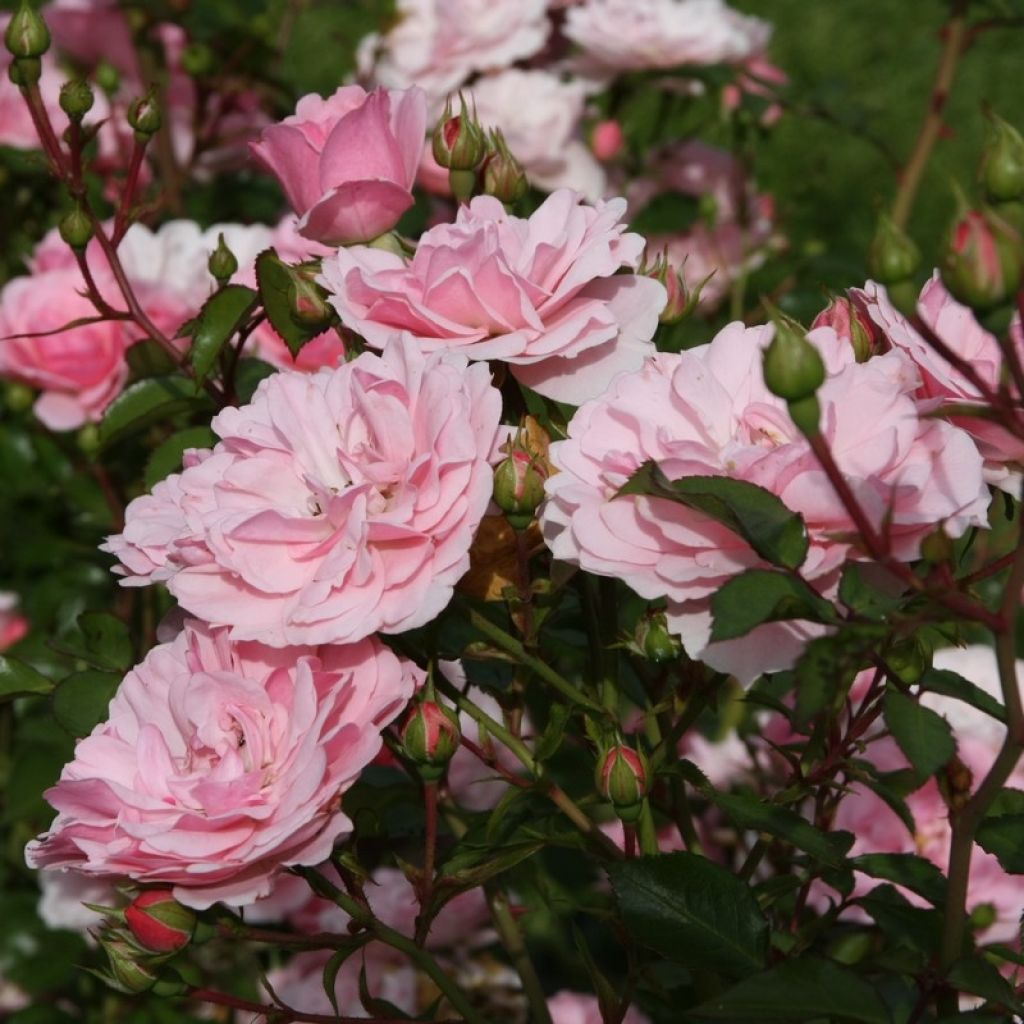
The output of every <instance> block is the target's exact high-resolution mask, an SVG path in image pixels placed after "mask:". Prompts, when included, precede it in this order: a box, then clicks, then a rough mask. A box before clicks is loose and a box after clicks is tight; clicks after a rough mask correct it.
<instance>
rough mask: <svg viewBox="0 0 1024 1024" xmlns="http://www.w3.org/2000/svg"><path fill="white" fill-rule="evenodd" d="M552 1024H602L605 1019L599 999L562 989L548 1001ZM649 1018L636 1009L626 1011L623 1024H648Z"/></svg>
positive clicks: (631, 1008)
mask: <svg viewBox="0 0 1024 1024" xmlns="http://www.w3.org/2000/svg"><path fill="white" fill-rule="evenodd" d="M548 1012H549V1013H550V1014H551V1024H601V1022H602V1021H603V1020H604V1017H603V1016H602V1015H601V1007H600V1005H599V1004H598V1002H597V997H596V996H592V995H587V994H585V993H583V992H570V991H569V990H568V989H562V991H561V992H556V993H555V995H553V996H552V997H551V998H550V999H549V1000H548ZM647 1022H648V1018H647V1017H646V1016H645V1015H644V1014H642V1013H641V1012H640V1011H639V1010H637V1009H635V1008H634V1007H632V1006H631V1007H630V1008H629V1009H628V1010H627V1011H626V1015H625V1017H623V1018H622V1024H647Z"/></svg>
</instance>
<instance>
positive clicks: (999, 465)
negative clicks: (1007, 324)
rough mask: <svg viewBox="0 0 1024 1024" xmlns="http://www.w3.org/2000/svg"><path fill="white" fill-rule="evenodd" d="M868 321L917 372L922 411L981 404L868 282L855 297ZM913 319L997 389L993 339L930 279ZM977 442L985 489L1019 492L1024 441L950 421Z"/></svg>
mask: <svg viewBox="0 0 1024 1024" xmlns="http://www.w3.org/2000/svg"><path fill="white" fill-rule="evenodd" d="M855 294H856V295H857V297H858V298H859V300H860V301H861V302H862V303H863V304H864V305H865V307H866V310H867V313H868V315H869V316H870V317H871V319H872V320H873V321H874V322H875V323H876V324H877V325H878V326H879V328H881V330H882V332H883V334H884V335H885V337H886V339H887V340H888V342H889V343H890V344H891V345H893V346H894V347H896V348H898V349H901V350H902V351H903V352H905V353H906V354H907V355H908V356H909V357H910V358H911V359H912V360H913V361H914V363H915V364H916V365H917V367H918V369H919V370H920V371H921V388H920V390H919V391H918V397H919V398H920V399H921V400H922V402H923V403H924V405H923V407H924V408H925V409H928V410H932V409H935V408H941V407H942V406H943V405H947V404H948V405H963V404H965V403H966V404H971V403H978V402H981V401H982V398H981V392H980V391H979V390H978V388H977V386H976V385H975V384H974V383H973V382H972V381H971V380H969V379H968V378H967V377H966V376H965V375H964V373H963V372H962V371H961V370H959V369H957V368H956V367H955V366H953V365H952V364H951V363H949V362H948V361H947V360H946V359H945V358H943V357H942V356H940V355H939V354H938V353H937V352H936V351H935V350H934V349H933V348H932V347H931V345H929V344H928V342H927V341H926V340H925V339H924V338H923V337H922V336H921V334H920V332H919V331H917V330H916V329H915V327H914V326H913V324H912V323H911V322H910V321H909V320H907V319H906V317H904V316H903V315H902V314H901V313H900V312H899V311H898V310H897V309H896V308H895V307H894V306H893V304H892V303H891V302H890V301H889V296H888V293H887V292H886V290H885V289H884V288H883V287H882V286H881V285H878V284H875V283H874V282H873V281H869V282H868V283H867V284H866V285H865V286H864V289H863V291H857V292H856V293H855ZM917 313H918V316H919V317H920V318H921V320H922V321H923V322H924V323H925V325H926V326H927V327H929V328H930V329H931V330H932V331H933V332H934V333H935V334H936V336H937V337H938V338H939V339H940V340H941V341H943V342H945V344H946V345H947V346H948V347H949V348H950V350H951V351H952V352H954V353H955V354H956V355H958V356H959V357H960V358H961V359H963V360H964V361H965V362H967V363H969V364H970V366H971V367H972V368H973V369H974V371H975V372H976V373H977V374H978V376H979V377H980V378H981V380H982V382H983V383H984V384H985V385H986V386H987V387H988V388H990V389H992V390H993V391H995V390H997V389H998V387H999V379H1000V373H1001V370H1002V365H1003V355H1002V350H1001V349H1000V347H999V342H998V341H997V340H996V338H995V337H994V336H993V335H992V334H990V333H989V332H988V331H986V330H985V328H984V327H982V326H981V324H979V323H978V321H977V320H976V319H975V318H974V314H973V313H972V312H971V311H970V310H969V309H968V308H967V307H966V306H964V305H962V304H961V303H959V302H957V301H956V299H954V298H953V296H952V295H950V294H949V292H948V291H947V290H946V287H945V285H943V283H942V280H941V279H940V277H939V276H938V273H935V274H934V275H933V276H932V278H931V280H930V281H928V283H927V284H926V285H925V286H924V288H923V290H922V291H921V296H920V299H919V300H918V305H917ZM1010 335H1011V338H1013V339H1014V344H1015V347H1016V350H1017V355H1018V357H1019V358H1021V359H1022V360H1024V339H1022V338H1021V336H1020V332H1019V330H1017V331H1013V330H1011V332H1010ZM952 422H954V423H956V424H957V426H959V427H962V428H963V429H964V430H966V431H967V432H968V433H969V434H970V435H971V436H972V437H973V438H974V439H975V441H976V442H977V444H978V448H979V449H980V451H981V454H982V456H983V457H984V459H985V477H986V479H987V480H988V482H989V483H990V484H992V485H993V486H995V487H999V488H1001V489H1002V490H1004V491H1008V492H1009V493H1011V494H1013V495H1016V494H1018V493H1019V491H1020V480H1021V471H1020V467H1021V464H1022V463H1024V440H1022V439H1021V438H1019V437H1016V436H1014V435H1013V434H1012V433H1011V432H1010V431H1008V430H1007V429H1006V428H1005V427H1003V426H1001V425H1000V424H999V423H995V422H992V421H991V420H986V419H978V418H974V417H970V416H958V417H954V418H952Z"/></svg>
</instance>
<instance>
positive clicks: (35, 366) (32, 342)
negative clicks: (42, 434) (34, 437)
mask: <svg viewBox="0 0 1024 1024" xmlns="http://www.w3.org/2000/svg"><path fill="white" fill-rule="evenodd" d="M83 287H84V284H83V281H82V278H81V275H80V274H79V272H78V270H77V269H75V270H70V269H69V270H55V271H52V272H50V273H44V274H33V275H31V276H30V277H16V278H14V279H13V280H11V281H9V282H8V283H7V284H6V285H5V286H4V289H3V291H2V292H0V376H2V377H6V378H8V379H10V380H16V381H20V382H21V383H23V384H28V385H29V386H30V387H33V388H38V389H39V390H40V391H41V392H42V394H41V395H40V397H39V398H38V400H37V401H36V404H35V413H36V415H37V416H38V417H39V419H40V421H41V422H42V423H43V424H44V425H45V426H47V427H49V428H50V430H74V429H76V428H78V427H80V426H82V425H83V424H85V423H89V422H96V421H97V420H99V419H100V418H101V417H102V415H103V410H104V409H106V407H107V406H108V405H109V404H110V402H111V401H112V400H113V398H114V397H115V396H116V395H117V394H118V393H119V392H120V391H121V388H122V387H123V386H124V382H125V380H126V379H127V377H128V366H127V364H126V363H125V360H124V351H125V345H126V334H125V327H124V324H123V322H121V321H107V322H102V323H89V324H82V325H79V326H77V327H68V328H67V329H66V330H59V328H62V327H64V326H65V325H67V324H70V323H72V322H73V321H75V320H80V319H85V318H90V317H95V316H96V310H95V309H94V308H93V305H92V303H91V302H90V301H89V300H88V299H86V298H83V297H82V296H81V295H80V294H79V293H78V291H79V289H81V288H83ZM47 331H55V332H56V333H53V334H46V333H43V334H42V335H41V336H39V337H34V338H29V337H21V338H18V337H14V336H15V335H24V334H33V333H35V334H38V333H40V332H47Z"/></svg>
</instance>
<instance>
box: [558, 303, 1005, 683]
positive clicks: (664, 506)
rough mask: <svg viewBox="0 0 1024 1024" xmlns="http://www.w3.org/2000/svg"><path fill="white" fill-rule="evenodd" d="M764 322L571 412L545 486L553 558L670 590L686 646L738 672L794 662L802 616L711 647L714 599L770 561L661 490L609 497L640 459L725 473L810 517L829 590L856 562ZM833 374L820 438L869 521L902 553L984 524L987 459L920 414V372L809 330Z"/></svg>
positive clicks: (733, 328)
mask: <svg viewBox="0 0 1024 1024" xmlns="http://www.w3.org/2000/svg"><path fill="white" fill-rule="evenodd" d="M772 332H773V329H772V328H771V327H770V326H769V327H755V328H744V326H743V325H742V324H740V323H734V324H730V325H729V326H728V327H726V328H725V329H724V330H722V331H721V332H719V334H718V335H717V336H716V337H715V338H714V340H713V341H711V342H710V344H707V345H703V346H700V347H699V348H694V349H690V350H689V351H687V352H683V353H681V354H679V355H670V354H666V353H660V354H658V355H657V356H655V357H654V358H653V359H651V360H649V361H648V363H647V364H646V365H645V366H644V368H643V369H642V370H641V371H640V372H638V373H633V374H629V375H627V376H624V377H620V378H619V379H618V380H616V381H615V382H614V383H613V385H612V387H611V388H610V389H609V391H608V393H606V394H605V395H603V396H602V397H601V398H599V399H597V400H596V401H593V402H590V403H588V404H586V405H584V406H583V407H582V408H581V409H579V410H578V411H577V413H576V415H575V416H574V417H573V419H572V421H571V423H570V425H569V439H568V440H566V441H562V442H558V443H556V444H554V445H552V447H551V460H552V462H553V463H554V465H555V466H556V467H557V468H558V469H559V470H560V472H559V473H557V474H554V475H553V476H552V477H550V478H549V479H548V481H547V485H546V488H547V494H548V500H547V502H546V503H545V505H544V506H543V508H542V516H541V524H542V529H543V532H544V536H545V540H546V541H547V543H548V545H549V547H550V548H551V550H552V552H553V553H554V555H555V557H556V558H560V559H562V560H563V561H568V562H573V563H576V564H578V565H580V566H581V567H582V568H584V569H585V570H587V571H588V572H593V573H597V574H599V575H604V576H613V577H617V578H619V579H622V580H624V581H625V582H626V583H628V584H629V585H630V586H631V587H632V588H633V589H634V590H635V591H637V593H639V594H640V595H641V596H642V597H646V598H658V597H667V598H668V618H669V624H670V626H671V628H672V629H673V631H675V632H677V633H679V634H680V636H681V637H682V640H683V643H684V645H685V647H686V649H687V651H688V652H689V653H690V654H691V656H693V657H697V658H701V659H702V660H704V661H706V662H707V663H708V664H709V665H711V666H713V667H714V668H717V669H719V670H721V671H726V672H730V673H732V674H734V675H736V676H737V677H738V678H739V679H740V680H741V681H749V680H752V679H754V678H755V677H756V676H758V675H759V674H760V673H762V672H766V671H773V670H777V669H781V668H785V667H788V666H790V665H792V663H793V662H794V660H795V659H796V657H797V656H798V655H799V653H800V652H801V650H802V649H803V646H804V643H805V640H806V638H807V636H808V635H809V633H808V630H809V629H814V628H816V627H813V626H810V625H809V624H806V623H794V624H790V623H779V624H770V625H765V626H760V627H758V628H757V629H755V630H754V631H753V632H751V633H750V634H748V635H747V636H745V637H742V638H740V639H737V640H732V641H725V642H720V643H714V644H711V643H710V629H711V614H710V598H711V596H712V595H713V594H714V593H715V591H716V590H718V588H719V587H721V586H722V584H724V583H725V582H726V581H727V580H729V579H731V578H732V577H733V576H736V575H738V574H739V573H741V572H743V571H744V570H746V569H749V568H755V567H764V563H763V562H762V561H761V559H760V558H759V557H758V556H757V555H756V554H755V552H754V551H753V549H752V548H750V547H749V546H748V545H747V544H746V543H745V542H744V541H743V540H742V539H741V538H740V537H739V536H738V535H737V534H734V533H733V532H732V531H730V530H728V529H726V528H725V527H724V526H722V525H720V524H719V523H717V522H715V521H713V520H711V519H709V518H708V517H706V516H704V515H701V514H699V513H697V512H695V511H692V510H690V509H687V508H685V507H683V506H681V505H679V504H676V503H674V502H670V501H667V500H665V499H660V498H648V497H625V498H616V497H615V495H616V493H617V491H618V490H619V489H620V488H621V487H622V485H623V484H624V483H625V482H626V480H628V479H629V477H630V476H631V475H632V473H633V472H634V471H635V470H636V469H638V468H639V467H640V466H641V465H642V464H643V463H644V462H646V461H648V460H654V461H655V462H657V463H658V464H659V466H660V468H661V470H662V471H663V472H664V473H665V475H666V476H667V477H668V478H669V479H671V480H677V479H680V478H682V477H686V476H694V475H712V476H729V477H732V478H734V479H737V480H744V481H748V482H750V483H753V484H758V485H760V486H761V487H764V488H767V489H768V490H770V491H772V492H773V493H774V494H776V495H777V496H778V497H779V498H780V499H781V500H782V501H783V502H784V503H785V504H786V505H787V506H788V507H789V508H790V509H792V510H793V511H794V512H798V513H800V514H801V515H802V516H803V517H804V520H805V521H806V524H807V529H808V533H809V539H810V549H809V553H808V556H807V559H806V561H805V563H804V565H803V566H802V569H801V571H802V573H803V574H804V576H805V577H807V578H809V579H811V580H813V581H815V585H816V586H817V587H818V588H819V589H820V590H821V591H822V592H824V593H829V592H831V589H832V588H833V587H834V586H835V584H836V582H837V575H838V572H839V569H840V568H841V566H842V564H843V562H844V561H845V560H846V559H848V558H852V559H857V558H863V557H865V556H864V553H863V552H862V551H861V549H860V548H859V547H858V546H857V543H856V530H855V528H854V524H853V522H852V521H851V519H850V516H849V515H848V513H847V512H846V510H845V508H844V506H843V505H842V503H841V502H840V500H839V499H838V498H837V496H836V494H835V491H834V490H833V488H832V486H831V484H830V483H829V481H828V479H827V477H826V476H825V474H824V473H823V472H822V470H821V468H820V466H819V464H818V461H817V459H816V458H815V456H814V455H813V453H812V452H811V450H810V448H809V446H808V444H807V442H806V440H805V439H804V437H803V435H802V434H801V433H800V432H799V431H798V430H797V429H796V427H794V425H793V423H792V421H791V420H790V418H789V414H788V412H787V410H786V405H785V403H784V402H783V401H781V400H780V399H778V398H776V397H775V396H773V395H772V394H771V393H770V392H769V391H768V389H767V388H766V387H765V385H764V382H763V379H762V376H761V358H762V349H763V348H764V346H765V345H767V344H768V342H769V340H770V338H771V337H772ZM810 337H811V339H812V341H813V342H814V343H815V344H816V345H817V346H818V348H819V350H820V352H821V353H822V356H823V358H824V360H825V363H826V366H827V368H828V378H827V379H826V381H825V384H824V385H823V386H822V388H821V389H820V391H819V392H818V399H819V401H820V403H821V407H822V418H821V424H822V433H823V434H824V437H825V439H826V440H827V442H828V444H829V446H830V448H831V450H832V452H833V455H834V457H835V460H836V462H837V464H838V466H839V468H840V471H841V472H842V473H843V474H844V476H845V477H846V479H847V481H848V483H849V485H850V487H851V489H852V491H853V493H854V494H855V495H856V496H857V499H858V501H859V502H860V504H861V506H862V507H863V509H864V511H865V513H866V515H867V517H868V519H869V520H870V521H871V522H872V523H873V524H874V526H875V528H876V529H878V530H879V531H880V532H881V530H882V524H883V523H887V524H888V527H887V529H888V533H889V535H890V537H891V543H892V551H893V554H894V555H895V556H896V557H897V558H901V559H908V560H909V559H913V558H915V557H917V555H918V553H919V548H920V544H921V541H922V539H923V538H924V537H925V536H927V534H929V533H930V532H932V531H933V530H934V529H935V527H936V525H937V524H939V523H941V524H943V525H944V527H945V530H946V531H947V533H948V534H949V535H950V536H953V537H957V536H960V534H962V533H963V532H964V531H965V530H966V529H967V528H968V527H969V526H971V525H983V524H984V523H985V521H986V518H985V517H986V509H987V506H988V491H987V488H986V487H985V484H984V481H983V479H982V472H981V469H982V465H981V457H980V455H979V454H978V451H977V448H976V447H975V445H974V443H973V441H972V440H971V439H970V437H968V436H967V434H965V433H964V432H963V431H961V430H958V429H957V428H956V427H953V426H950V425H949V424H947V423H943V422H940V421H936V420H933V419H922V418H920V417H919V416H918V414H917V407H916V405H915V403H914V400H913V398H912V395H913V392H914V390H915V389H916V387H917V384H918V378H917V373H916V371H915V369H914V367H913V364H912V363H910V361H909V360H908V359H906V358H905V357H904V356H902V355H901V354H900V353H896V352H892V353H889V354H888V355H885V356H878V357H875V358H874V359H871V360H869V361H868V362H866V363H857V362H855V361H854V357H853V352H852V349H851V348H850V346H848V345H845V344H844V343H842V342H841V341H840V340H839V339H838V338H837V337H836V335H835V332H834V331H832V329H831V328H818V329H816V330H815V331H812V332H811V334H810Z"/></svg>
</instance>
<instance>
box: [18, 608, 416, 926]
mask: <svg viewBox="0 0 1024 1024" xmlns="http://www.w3.org/2000/svg"><path fill="white" fill-rule="evenodd" d="M422 681H423V673H422V672H421V671H420V670H419V669H418V668H417V667H416V666H415V665H413V664H412V663H411V662H407V661H404V660H400V659H399V658H398V657H397V656H396V655H394V654H392V653H391V651H389V650H388V649H387V648H385V647H384V646H383V645H382V644H381V643H380V642H379V641H377V640H375V639H368V640H363V641H361V642H360V643H358V644H348V645H343V646H326V647H320V648H315V647H302V648H288V649H283V650H282V649H275V648H270V647H265V646H264V645H262V644H257V643H239V644H233V643H231V641H230V640H229V637H228V634H227V631H226V630H223V629H213V628H211V627H209V626H207V625H205V624H204V623H201V622H197V621H194V620H189V621H186V622H185V625H184V628H183V629H182V631H181V632H180V633H179V634H178V636H177V637H176V638H175V639H174V640H172V641H171V642H170V643H164V644H160V645H159V646H157V647H155V648H153V650H152V651H150V653H149V654H148V655H147V656H146V659H145V661H143V662H142V664H141V665H138V666H137V667H136V668H135V669H133V670H132V671H131V672H129V673H128V675H127V676H126V677H125V679H124V682H123V683H122V684H121V687H120V689H119V690H118V692H117V694H116V695H115V696H114V699H113V700H112V701H111V703H110V711H109V717H108V719H107V721H106V722H103V723H101V724H100V725H98V726H97V727H96V728H95V729H94V730H93V732H92V734H91V735H90V736H87V737H86V738H85V739H83V740H81V741H80V742H79V743H78V745H77V747H76V748H75V756H74V759H73V760H72V761H71V762H70V764H68V765H66V766H65V768H64V770H63V772H62V773H61V777H60V780H59V781H58V783H57V785H56V786H54V787H53V788H52V789H49V790H48V791H47V793H46V798H47V800H49V802H50V803H51V804H52V805H53V806H54V807H55V808H56V809H57V811H58V816H57V819H56V820H55V821H54V823H53V825H52V827H51V829H50V831H49V832H48V833H46V834H45V835H43V836H41V837H40V838H39V839H37V840H35V841H34V842H32V843H30V844H29V845H28V848H27V850H26V860H27V861H28V863H29V865H30V866H32V867H38V868H71V869H74V870H76V871H80V872H83V873H85V874H89V875H103V876H121V877H128V878H131V879H133V880H134V881H137V882H143V883H151V882H160V883H163V884H165V885H171V886H173V887H174V895H175V898H177V899H178V900H180V901H181V902H182V903H186V904H188V905H189V906H192V907H196V908H205V907H208V906H210V905H211V904H212V903H215V902H216V901H218V900H224V901H226V902H228V903H232V904H235V905H245V904H247V903H251V902H253V901H254V900H256V899H257V898H259V897H260V896H265V895H267V893H269V892H270V890H271V887H272V884H273V879H274V877H275V876H276V875H278V874H279V873H280V872H281V871H282V870H283V868H285V867H287V866H288V865H293V864H304V865H310V866H312V865H315V864H319V863H320V862H321V861H323V860H324V859H326V858H327V857H328V856H329V855H330V852H331V848H332V846H333V845H334V841H335V840H336V839H337V837H338V836H339V835H341V834H342V833H344V832H346V831H347V830H348V829H349V827H350V822H349V820H348V818H346V817H345V815H344V814H343V813H342V811H341V806H340V801H339V797H340V795H341V794H342V793H343V792H344V791H345V790H346V789H347V788H348V787H349V786H350V785H351V784H352V783H353V782H354V781H355V780H356V778H357V777H358V775H359V773H360V772H361V771H362V769H363V768H364V767H365V766H366V765H367V764H369V763H370V761H372V760H373V758H374V757H375V756H376V754H377V752H378V751H379V750H380V747H381V735H380V734H381V730H382V729H383V728H384V727H385V726H386V725H388V724H389V723H390V722H391V721H392V720H393V719H394V718H395V716H396V715H397V714H398V713H399V712H400V711H401V710H402V707H403V706H404V705H405V704H406V702H407V701H408V700H409V698H410V697H411V696H412V694H413V692H414V691H415V689H416V688H417V687H418V686H419V685H420V684H421V683H422Z"/></svg>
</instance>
